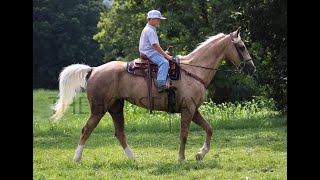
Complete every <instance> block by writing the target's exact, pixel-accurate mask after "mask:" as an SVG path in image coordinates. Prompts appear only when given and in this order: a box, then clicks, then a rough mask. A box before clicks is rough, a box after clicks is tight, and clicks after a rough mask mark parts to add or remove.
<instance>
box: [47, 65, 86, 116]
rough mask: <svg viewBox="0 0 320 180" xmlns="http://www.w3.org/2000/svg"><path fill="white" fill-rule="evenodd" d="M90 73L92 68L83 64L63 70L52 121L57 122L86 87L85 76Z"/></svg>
mask: <svg viewBox="0 0 320 180" xmlns="http://www.w3.org/2000/svg"><path fill="white" fill-rule="evenodd" d="M91 71H92V67H90V66H88V65H84V64H72V65H69V66H67V67H65V68H64V69H63V71H61V73H60V75H59V99H58V101H57V102H56V103H55V104H54V106H53V107H52V108H53V110H54V112H55V113H54V115H53V116H51V118H52V119H53V120H54V121H57V120H59V119H60V118H61V117H62V116H63V114H64V113H65V111H66V110H67V108H68V107H69V105H70V104H71V103H72V102H73V100H74V98H75V97H76V95H77V94H78V92H80V91H81V88H83V89H85V88H86V86H87V82H86V76H87V74H88V73H89V72H91Z"/></svg>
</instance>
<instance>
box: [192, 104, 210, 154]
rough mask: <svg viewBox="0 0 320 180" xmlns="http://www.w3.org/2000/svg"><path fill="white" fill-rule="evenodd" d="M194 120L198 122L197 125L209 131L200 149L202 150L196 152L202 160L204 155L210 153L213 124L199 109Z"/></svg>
mask: <svg viewBox="0 0 320 180" xmlns="http://www.w3.org/2000/svg"><path fill="white" fill-rule="evenodd" d="M192 121H193V122H194V123H196V124H197V125H199V126H201V127H202V128H203V129H204V130H205V131H206V133H207V136H206V139H205V142H204V144H203V147H202V148H201V149H200V151H199V152H198V153H197V154H196V159H197V160H202V159H203V157H204V156H205V155H206V154H207V153H208V151H209V149H210V141H211V136H212V132H213V131H212V127H211V125H210V124H209V123H208V122H207V121H206V120H205V119H204V118H203V117H202V115H201V114H200V112H199V110H198V109H197V110H196V112H195V114H194V116H193V119H192Z"/></svg>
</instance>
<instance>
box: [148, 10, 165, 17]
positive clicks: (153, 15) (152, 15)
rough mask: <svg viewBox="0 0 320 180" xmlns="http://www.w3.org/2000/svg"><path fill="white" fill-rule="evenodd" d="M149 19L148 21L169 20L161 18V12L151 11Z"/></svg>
mask: <svg viewBox="0 0 320 180" xmlns="http://www.w3.org/2000/svg"><path fill="white" fill-rule="evenodd" d="M147 18H148V19H149V18H159V19H167V18H165V17H163V16H161V12H160V11H158V10H151V11H149V12H148V17H147Z"/></svg>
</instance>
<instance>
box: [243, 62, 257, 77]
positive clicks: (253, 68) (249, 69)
mask: <svg viewBox="0 0 320 180" xmlns="http://www.w3.org/2000/svg"><path fill="white" fill-rule="evenodd" d="M242 70H243V72H244V74H246V75H249V76H252V75H253V73H254V72H256V66H254V65H253V64H252V63H246V65H245V67H244V68H243V69H242Z"/></svg>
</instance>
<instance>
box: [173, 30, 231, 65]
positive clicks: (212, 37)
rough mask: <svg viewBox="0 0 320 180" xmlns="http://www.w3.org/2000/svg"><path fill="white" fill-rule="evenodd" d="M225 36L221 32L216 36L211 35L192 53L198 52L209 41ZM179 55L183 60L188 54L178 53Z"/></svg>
mask: <svg viewBox="0 0 320 180" xmlns="http://www.w3.org/2000/svg"><path fill="white" fill-rule="evenodd" d="M224 36H225V34H224V33H219V34H217V35H214V36H209V37H208V38H207V40H205V41H204V42H202V43H200V44H199V45H198V47H197V48H195V49H194V50H193V51H192V52H191V53H190V54H192V53H194V52H196V51H197V50H199V49H201V48H202V47H204V46H206V45H207V44H209V43H211V42H213V41H216V40H218V39H220V38H222V37H224ZM177 57H178V58H179V59H181V60H184V59H185V58H186V57H187V56H182V55H178V56H177Z"/></svg>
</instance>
